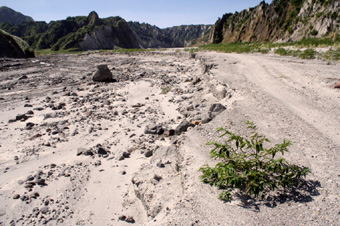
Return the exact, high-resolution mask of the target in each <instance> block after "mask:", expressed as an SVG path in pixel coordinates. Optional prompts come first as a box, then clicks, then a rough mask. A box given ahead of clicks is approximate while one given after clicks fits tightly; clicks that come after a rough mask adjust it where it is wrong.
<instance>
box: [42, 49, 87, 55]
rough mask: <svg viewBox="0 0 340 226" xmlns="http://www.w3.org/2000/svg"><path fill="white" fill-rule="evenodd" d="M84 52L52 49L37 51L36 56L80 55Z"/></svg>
mask: <svg viewBox="0 0 340 226" xmlns="http://www.w3.org/2000/svg"><path fill="white" fill-rule="evenodd" d="M83 52H84V51H80V50H78V49H65V50H58V51H53V50H51V49H36V50H35V55H36V56H42V55H43V56H44V55H54V54H80V53H83Z"/></svg>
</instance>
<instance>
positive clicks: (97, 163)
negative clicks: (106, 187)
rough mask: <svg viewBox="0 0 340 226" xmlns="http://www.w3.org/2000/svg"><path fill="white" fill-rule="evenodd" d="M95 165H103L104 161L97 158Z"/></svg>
mask: <svg viewBox="0 0 340 226" xmlns="http://www.w3.org/2000/svg"><path fill="white" fill-rule="evenodd" d="M94 165H95V166H101V165H102V161H100V160H97V161H96V162H95V163H94Z"/></svg>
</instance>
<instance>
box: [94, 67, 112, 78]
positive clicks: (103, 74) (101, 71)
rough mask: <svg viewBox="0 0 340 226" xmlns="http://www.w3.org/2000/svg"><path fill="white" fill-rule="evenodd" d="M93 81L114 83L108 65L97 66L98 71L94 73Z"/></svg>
mask: <svg viewBox="0 0 340 226" xmlns="http://www.w3.org/2000/svg"><path fill="white" fill-rule="evenodd" d="M92 80H93V81H95V82H108V81H113V78H112V73H111V71H110V70H109V68H108V67H107V65H106V64H100V65H97V71H96V72H95V73H94V75H93V78H92Z"/></svg>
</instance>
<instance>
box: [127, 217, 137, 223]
mask: <svg viewBox="0 0 340 226" xmlns="http://www.w3.org/2000/svg"><path fill="white" fill-rule="evenodd" d="M125 222H127V223H130V224H134V223H135V222H136V221H135V219H133V217H127V218H126V219H125Z"/></svg>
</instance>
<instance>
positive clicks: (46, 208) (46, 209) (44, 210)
mask: <svg viewBox="0 0 340 226" xmlns="http://www.w3.org/2000/svg"><path fill="white" fill-rule="evenodd" d="M48 211H49V208H48V207H47V206H45V207H43V208H41V209H40V213H42V214H47V213H48Z"/></svg>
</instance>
